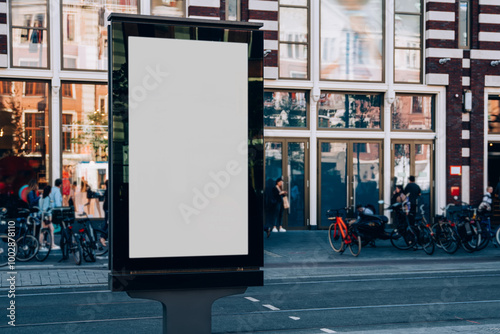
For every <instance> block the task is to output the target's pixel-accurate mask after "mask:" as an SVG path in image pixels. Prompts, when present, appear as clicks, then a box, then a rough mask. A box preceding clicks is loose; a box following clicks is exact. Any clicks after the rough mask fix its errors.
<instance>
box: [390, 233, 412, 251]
mask: <svg viewBox="0 0 500 334" xmlns="http://www.w3.org/2000/svg"><path fill="white" fill-rule="evenodd" d="M415 240H416V238H415V235H414V234H413V231H412V230H410V229H403V230H400V229H395V230H393V231H392V232H391V244H392V245H393V246H394V247H396V248H397V249H401V250H407V249H410V248H412V247H413V246H414V245H415Z"/></svg>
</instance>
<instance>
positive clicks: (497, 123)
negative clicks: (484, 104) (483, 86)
mask: <svg viewBox="0 0 500 334" xmlns="http://www.w3.org/2000/svg"><path fill="white" fill-rule="evenodd" d="M488 133H500V97H498V96H493V95H490V96H488Z"/></svg>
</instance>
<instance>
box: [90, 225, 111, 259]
mask: <svg viewBox="0 0 500 334" xmlns="http://www.w3.org/2000/svg"><path fill="white" fill-rule="evenodd" d="M101 235H106V233H105V232H104V231H102V230H99V229H94V238H93V240H94V242H95V255H96V256H103V255H105V254H106V253H107V252H108V241H107V240H106V242H105V245H103V244H102V243H101Z"/></svg>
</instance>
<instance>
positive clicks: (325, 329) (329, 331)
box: [321, 328, 337, 333]
mask: <svg viewBox="0 0 500 334" xmlns="http://www.w3.org/2000/svg"><path fill="white" fill-rule="evenodd" d="M321 330H322V331H323V332H325V333H337V332H336V331H332V330H331V329H328V328H321Z"/></svg>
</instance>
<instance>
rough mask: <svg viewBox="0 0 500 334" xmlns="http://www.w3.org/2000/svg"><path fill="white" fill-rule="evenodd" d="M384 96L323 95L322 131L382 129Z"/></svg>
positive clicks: (320, 120) (319, 113) (319, 120)
mask: <svg viewBox="0 0 500 334" xmlns="http://www.w3.org/2000/svg"><path fill="white" fill-rule="evenodd" d="M382 103H383V99H382V94H345V93H326V94H321V97H320V100H319V106H318V128H320V129H324V128H327V129H330V128H335V129H377V130H380V129H381V124H382V122H381V115H382V113H381V110H382Z"/></svg>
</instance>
